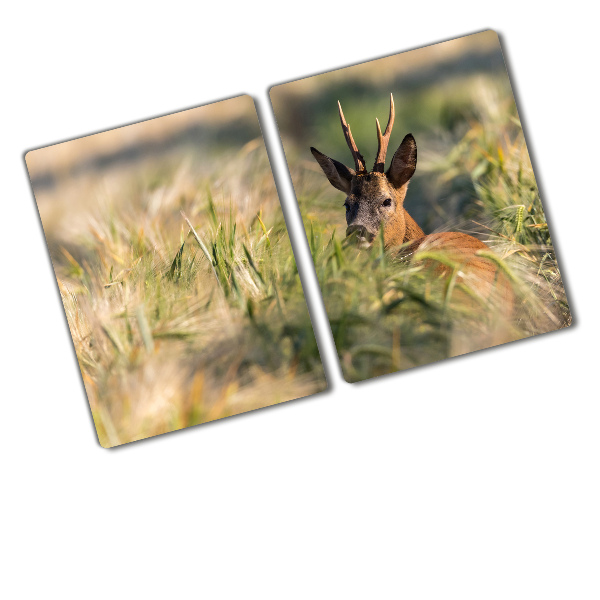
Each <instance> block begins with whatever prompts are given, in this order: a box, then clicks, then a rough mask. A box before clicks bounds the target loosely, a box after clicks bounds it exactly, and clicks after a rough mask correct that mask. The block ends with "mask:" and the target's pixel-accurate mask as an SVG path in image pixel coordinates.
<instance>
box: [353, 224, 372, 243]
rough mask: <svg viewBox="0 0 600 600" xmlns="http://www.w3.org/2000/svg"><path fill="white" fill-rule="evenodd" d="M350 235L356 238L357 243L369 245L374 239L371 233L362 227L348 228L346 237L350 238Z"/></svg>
mask: <svg viewBox="0 0 600 600" xmlns="http://www.w3.org/2000/svg"><path fill="white" fill-rule="evenodd" d="M351 235H354V236H356V240H357V241H358V242H367V243H371V242H372V241H373V238H374V237H375V236H374V235H373V234H372V233H369V232H368V231H367V228H366V227H365V226H364V225H350V227H348V229H346V237H350V236H351Z"/></svg>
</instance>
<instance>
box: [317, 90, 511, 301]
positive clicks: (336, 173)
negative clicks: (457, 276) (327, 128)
mask: <svg viewBox="0 0 600 600" xmlns="http://www.w3.org/2000/svg"><path fill="white" fill-rule="evenodd" d="M338 108H339V113H340V120H341V122H342V130H343V132H344V136H345V138H346V142H347V144H348V146H349V148H350V151H351V152H352V156H353V158H354V164H355V167H356V170H354V169H351V168H349V167H346V166H345V165H343V164H342V163H340V162H338V161H337V160H334V159H332V158H329V157H328V156H326V155H325V154H322V153H321V152H319V151H318V150H317V149H316V148H312V147H311V149H310V150H311V152H312V154H313V156H314V157H315V158H316V159H317V162H318V163H319V165H320V166H321V169H323V172H324V173H325V175H326V176H327V179H329V182H330V183H331V185H333V187H335V188H336V189H338V190H340V191H342V192H344V193H345V194H346V195H347V197H346V202H345V203H344V206H345V207H346V223H347V225H348V228H347V229H346V236H347V237H348V236H351V235H355V236H356V237H357V240H358V242H359V245H360V246H361V247H368V246H370V245H371V244H372V242H373V239H374V238H375V236H376V235H377V233H378V232H379V230H380V229H381V228H383V240H384V245H385V248H386V249H388V248H391V247H393V246H400V245H403V244H407V243H408V245H407V246H405V247H404V248H403V249H402V251H401V252H400V256H408V255H411V254H413V253H414V252H416V251H417V250H420V251H423V250H428V251H433V252H438V253H439V252H443V253H444V255H446V256H448V258H450V259H451V260H453V261H455V263H456V264H458V265H460V267H461V276H464V275H465V274H466V275H467V276H470V278H471V280H472V282H473V286H474V287H475V288H477V290H478V291H479V292H480V294H481V295H482V296H483V297H488V296H489V294H490V292H491V290H492V287H493V285H494V282H495V279H496V277H497V273H496V270H497V267H496V264H495V262H494V261H492V260H488V259H486V258H484V257H482V256H478V255H477V253H478V252H479V251H481V250H484V251H488V252H489V251H490V249H489V247H488V246H487V245H486V244H484V243H483V242H482V241H480V240H478V239H477V238H475V237H473V236H471V235H467V234H465V233H458V232H455V231H449V232H443V233H434V234H430V235H425V233H424V232H423V230H422V229H421V228H420V227H419V225H417V223H416V222H415V220H414V219H413V218H412V217H411V216H410V215H409V214H408V212H406V209H405V208H404V198H405V197H406V191H407V188H408V183H409V181H410V178H411V177H412V176H413V174H414V172H415V169H416V167H417V144H416V142H415V138H414V137H413V136H412V134H410V133H409V134H408V135H406V136H405V138H404V139H403V140H402V143H401V144H400V147H399V148H398V150H396V153H395V154H394V156H393V158H392V162H391V165H390V168H389V169H388V170H387V172H384V168H385V156H386V153H387V147H388V143H389V141H390V135H391V133H392V127H393V125H394V116H395V112H394V98H393V96H392V95H391V94H390V116H389V119H388V124H387V127H386V129H385V132H384V133H383V134H382V133H381V127H380V126H379V120H378V119H375V122H376V124H377V139H378V142H379V148H378V150H377V158H376V159H375V165H374V166H373V170H372V171H367V169H366V166H365V159H364V158H363V156H362V154H361V153H360V152H359V151H358V147H357V146H356V143H355V142H354V139H353V137H352V133H351V132H350V126H349V125H348V123H347V122H346V119H345V118H344V113H343V112H342V106H341V104H340V103H339V102H338ZM437 271H438V272H448V271H449V269H448V268H447V267H445V266H444V265H442V264H441V263H440V265H439V266H438V268H437ZM499 279H502V280H503V281H502V285H501V287H502V288H503V290H502V295H503V296H504V297H503V301H504V302H503V303H507V304H510V305H512V298H511V297H510V296H511V294H510V293H509V290H508V286H507V282H506V281H505V280H504V279H505V278H504V277H503V276H502V275H501V276H500V277H499Z"/></svg>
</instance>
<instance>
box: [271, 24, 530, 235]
mask: <svg viewBox="0 0 600 600" xmlns="http://www.w3.org/2000/svg"><path fill="white" fill-rule="evenodd" d="M390 93H393V95H394V104H395V109H396V120H395V125H394V129H393V131H392V137H391V141H390V145H389V149H388V156H387V163H386V167H387V166H389V162H390V160H391V157H392V156H393V153H394V152H395V151H396V149H397V148H398V146H399V145H400V142H401V141H402V139H403V137H404V136H405V135H406V134H407V133H412V134H413V135H414V136H415V138H416V141H417V148H418V166H417V171H416V174H415V176H414V177H413V178H412V180H411V184H410V189H409V192H408V196H407V199H406V202H405V206H406V208H407V210H408V211H409V213H410V214H411V215H412V216H413V217H414V218H415V219H416V220H417V221H418V223H419V224H420V225H421V227H423V229H424V230H425V232H426V233H430V232H431V231H433V230H434V229H436V228H440V227H445V226H447V225H448V224H449V223H452V222H453V221H456V220H457V219H460V218H462V217H464V216H466V215H468V214H469V209H470V208H472V201H473V196H474V194H473V193H472V192H473V187H472V185H471V182H470V181H469V180H468V179H469V178H466V179H465V177H464V175H463V176H461V177H458V178H457V177H455V178H453V180H449V179H446V180H444V181H440V180H439V179H433V178H432V177H431V170H432V169H434V168H436V167H439V163H438V161H439V158H440V157H443V156H445V155H446V154H447V153H448V152H449V151H450V149H451V148H452V147H453V146H454V145H455V144H457V143H458V141H459V140H461V139H462V138H463V137H464V135H465V134H466V133H467V131H468V130H469V129H470V128H471V126H472V124H473V122H474V121H479V122H481V121H485V122H487V123H488V124H489V126H490V127H495V128H498V127H499V126H500V127H505V126H507V125H508V126H511V123H510V121H511V119H515V118H516V117H517V112H516V107H515V105H514V99H513V96H512V92H511V88H510V82H509V80H508V76H507V73H506V68H505V65H504V60H503V57H502V51H501V48H500V43H499V40H498V36H497V34H496V33H495V32H494V31H485V32H482V33H479V34H474V35H470V36H466V37H463V38H459V39H456V40H451V41H448V42H443V43H440V44H435V45H433V46H428V47H426V48H420V49H417V50H411V51H409V52H405V53H402V54H397V55H394V56H390V57H387V58H381V59H378V60H374V61H371V62H367V63H363V64H359V65H356V66H352V67H347V68H343V69H339V70H336V71H331V72H329V73H324V74H322V75H315V76H313V77H308V78H306V79H301V80H299V81H294V82H291V83H284V84H282V85H278V86H275V87H273V88H272V89H271V92H270V96H271V101H272V104H273V108H274V110H275V116H276V118H277V124H278V126H279V130H280V133H281V138H282V141H283V146H284V150H285V153H286V157H287V161H288V164H289V166H290V168H291V170H292V178H293V182H294V187H295V190H296V194H297V195H298V200H299V202H300V203H301V207H302V209H303V213H304V215H305V216H308V215H311V214H313V215H318V216H319V218H321V219H322V220H324V221H326V222H329V223H330V224H331V225H332V226H334V225H339V226H343V227H345V220H344V211H343V209H342V208H341V204H342V203H343V198H342V195H341V194H340V193H339V192H338V191H337V190H335V189H334V188H332V187H331V186H330V185H329V183H328V182H327V180H326V179H325V177H324V176H323V175H322V173H321V170H320V168H319V167H318V165H317V163H316V161H315V160H314V158H313V157H312V155H311V154H310V150H309V148H310V146H314V147H316V148H317V149H318V150H319V151H321V152H323V153H324V154H326V155H327V156H330V157H331V158H335V159H336V160H338V161H340V162H342V163H344V164H346V165H350V166H353V161H352V157H351V155H350V151H349V149H348V146H347V145H346V142H345V139H344V136H343V133H342V128H341V125H340V120H339V116H338V108H337V102H338V100H339V101H340V102H341V105H342V108H343V110H344V115H345V117H346V120H347V122H348V123H349V124H350V126H351V129H352V134H353V137H354V140H355V141H356V143H357V145H358V148H359V150H360V151H361V153H362V154H363V156H364V157H365V159H366V162H367V168H369V169H371V168H372V166H373V162H374V159H375V154H376V152H377V136H376V129H375V118H376V117H377V118H378V119H379V122H380V123H381V128H382V130H383V129H384V128H385V125H386V123H387V120H388V115H389V97H390ZM517 129H518V127H517V126H515V125H514V124H512V127H511V130H512V132H513V133H514V132H515V131H517ZM314 175H317V176H318V177H316V178H315V177H314ZM455 175H456V174H455Z"/></svg>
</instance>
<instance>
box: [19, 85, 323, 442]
mask: <svg viewBox="0 0 600 600" xmlns="http://www.w3.org/2000/svg"><path fill="white" fill-rule="evenodd" d="M26 162H27V166H28V169H29V173H30V177H31V181H32V185H33V189H34V194H35V198H36V202H37V205H38V209H39V212H40V216H41V220H42V225H43V228H44V233H45V235H46V240H47V242H48V247H49V251H50V257H51V259H52V263H53V266H54V270H55V274H56V277H57V281H58V287H59V290H60V294H61V298H62V301H63V305H64V308H65V311H66V315H67V320H68V323H69V328H70V330H71V335H72V337H73V342H74V346H75V351H76V354H77V359H78V361H79V367H80V369H81V373H82V376H83V382H84V384H85V388H86V391H87V396H88V400H89V402H90V406H91V410H92V416H93V418H94V422H95V425H96V429H97V432H98V436H99V439H100V443H101V444H102V445H103V446H106V447H109V446H116V445H120V444H123V443H127V442H130V441H134V440H139V439H143V438H146V437H149V436H153V435H157V434H160V433H166V432H168V431H173V430H175V429H181V428H183V427H188V426H191V425H196V424H199V423H204V422H207V421H213V420H215V419H220V418H223V417H227V416H230V415H234V414H238V413H241V412H246V411H249V410H254V409H257V408H261V407H264V406H270V405H273V404H277V403H279V402H284V401H287V400H291V399H295V398H300V397H303V396H306V395H310V394H313V393H315V392H317V391H321V390H323V389H325V387H326V382H325V377H324V373H323V368H322V365H321V360H320V357H319V352H318V348H317V345H316V341H315V336H314V333H313V330H312V325H311V321H310V316H309V314H308V309H307V306H306V301H305V299H304V295H303V291H302V286H301V283H300V278H299V276H298V271H297V269H296V263H295V260H294V256H293V253H292V249H291V245H290V241H289V238H288V234H287V229H286V225H285V221H284V219H283V213H282V210H281V205H280V203H279V198H278V196H277V190H276V188H275V184H274V179H273V174H272V172H271V169H270V166H269V161H268V157H267V153H266V149H265V145H264V141H263V138H262V135H261V132H260V127H259V123H258V118H257V115H256V111H255V108H254V103H253V100H252V98H250V97H249V96H240V97H238V98H233V99H230V100H225V101H222V102H219V103H216V104H213V105H208V106H203V107H199V108H194V109H190V110H187V111H183V112H180V113H176V114H172V115H167V116H164V117H159V118H156V119H152V120H150V121H145V122H142V123H136V124H134V125H128V126H125V127H121V128H119V129H115V130H111V131H107V132H103V133H99V134H95V135H91V136H88V137H85V138H81V139H76V140H72V141H68V142H64V143H61V144H56V145H54V146H50V147H48V148H42V149H39V150H33V151H31V152H29V153H28V154H27V155H26Z"/></svg>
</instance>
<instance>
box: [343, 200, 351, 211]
mask: <svg viewBox="0 0 600 600" xmlns="http://www.w3.org/2000/svg"><path fill="white" fill-rule="evenodd" d="M344 206H345V207H346V210H350V205H349V204H348V201H346V202H344Z"/></svg>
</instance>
